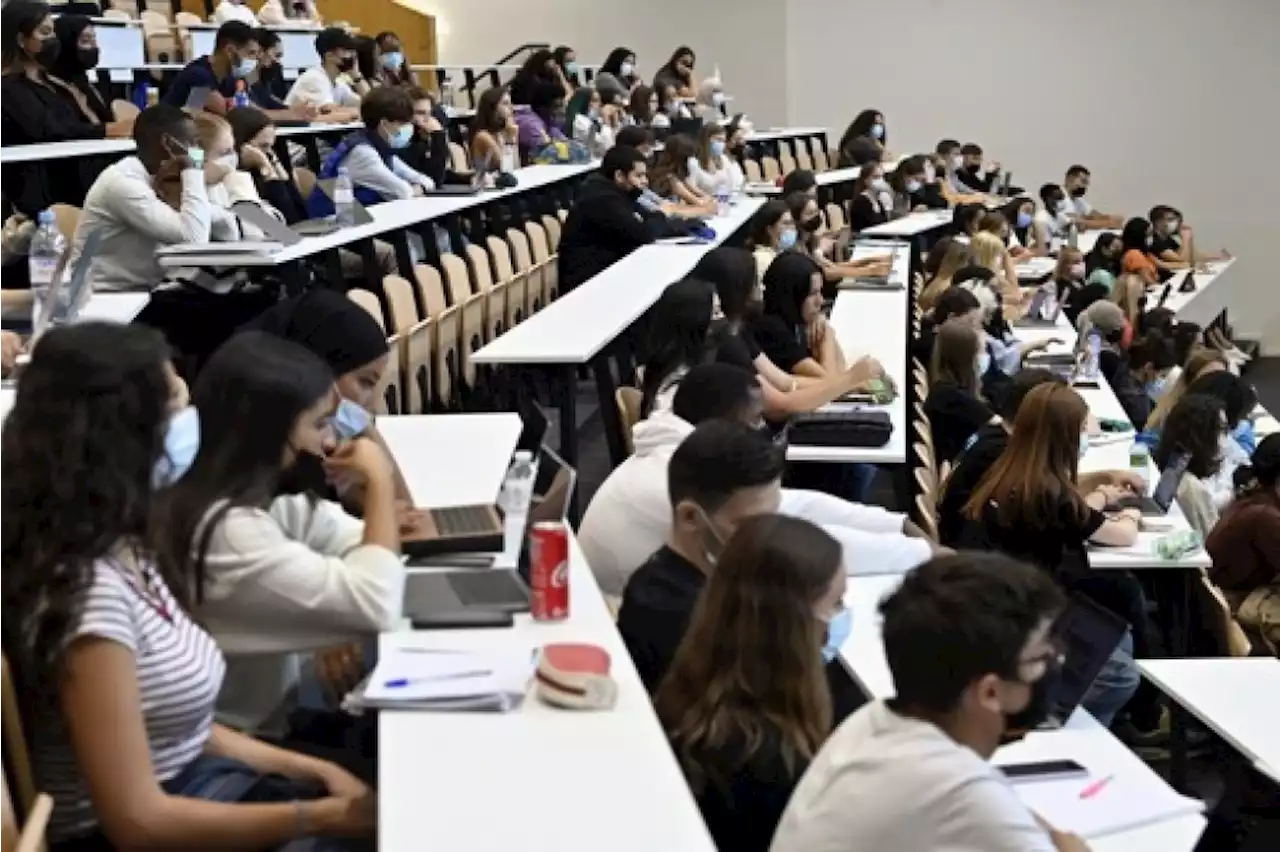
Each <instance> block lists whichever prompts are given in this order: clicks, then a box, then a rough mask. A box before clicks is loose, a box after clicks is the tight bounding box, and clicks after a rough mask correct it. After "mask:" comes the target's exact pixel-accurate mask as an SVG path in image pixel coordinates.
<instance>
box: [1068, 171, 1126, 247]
mask: <svg viewBox="0 0 1280 852" xmlns="http://www.w3.org/2000/svg"><path fill="white" fill-rule="evenodd" d="M1092 180H1093V175H1092V174H1091V173H1090V171H1089V170H1088V169H1087V168H1085V167H1084V166H1081V165H1075V166H1072V167H1071V168H1069V169H1067V176H1066V178H1064V179H1063V181H1062V188H1063V189H1064V190H1066V193H1067V195H1068V197H1070V199H1071V209H1070V212H1071V213H1074V214H1075V217H1076V224H1077V225H1079V226H1080V230H1082V231H1088V230H1102V229H1106V228H1119V227H1120V226H1121V225H1122V224H1123V223H1124V217H1122V216H1117V215H1115V214H1113V213H1103V212H1102V211H1101V210H1096V209H1094V206H1093V205H1092V204H1090V203H1089V202H1088V201H1087V200H1086V199H1085V196H1086V195H1088V193H1089V184H1090V182H1091V181H1092Z"/></svg>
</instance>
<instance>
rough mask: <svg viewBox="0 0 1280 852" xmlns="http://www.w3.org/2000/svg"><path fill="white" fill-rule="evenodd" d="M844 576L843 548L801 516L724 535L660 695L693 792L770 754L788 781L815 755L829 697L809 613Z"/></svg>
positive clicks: (817, 626) (826, 728)
mask: <svg viewBox="0 0 1280 852" xmlns="http://www.w3.org/2000/svg"><path fill="white" fill-rule="evenodd" d="M840 570H841V566H840V545H839V543H838V542H836V540H835V539H833V538H832V537H831V536H830V535H828V534H827V533H826V532H824V531H823V530H821V529H820V528H818V527H817V526H815V525H813V524H811V523H809V522H808V521H804V520H801V519H799V518H792V517H788V516H786V515H757V516H755V517H751V518H747V519H746V520H745V521H743V522H742V524H740V525H739V526H738V529H737V531H736V532H735V533H734V534H733V537H732V538H731V539H729V543H728V544H727V545H726V547H725V549H724V553H723V554H722V555H721V557H720V560H719V562H718V563H717V565H716V570H715V571H714V572H713V573H712V575H711V579H710V580H708V581H707V588H706V590H705V591H704V592H703V593H702V596H701V597H700V599H699V601H698V605H697V607H696V608H695V609H694V611H693V616H692V617H691V618H690V620H689V628H688V630H687V631H686V632H685V637H684V641H683V642H681V643H680V647H679V649H678V650H677V651H676V655H675V659H673V660H672V662H671V668H670V669H669V670H668V671H667V674H666V676H665V677H664V678H663V679H662V682H661V683H660V684H659V685H658V690H657V693H656V695H655V696H654V704H655V707H656V709H657V712H658V718H659V719H660V720H661V721H662V725H663V727H664V728H665V729H666V731H667V734H668V735H669V736H670V738H671V741H672V744H673V746H674V748H675V752H676V757H677V759H678V760H679V761H680V765H681V768H682V769H683V770H684V772H685V776H686V778H687V779H688V781H689V785H690V787H692V788H693V790H694V791H695V792H698V793H700V792H702V790H704V789H705V788H706V787H707V786H713V787H719V788H722V789H723V788H727V787H728V785H729V784H730V783H731V781H730V779H731V778H732V776H733V775H734V774H735V773H736V772H737V771H738V770H740V769H741V768H742V767H743V766H745V765H747V764H748V763H749V762H750V761H751V759H752V758H753V757H754V756H755V755H756V754H757V753H758V752H760V751H762V750H764V749H769V750H770V751H771V750H772V749H773V748H778V749H779V750H780V752H781V756H782V761H783V764H784V765H785V766H786V768H787V771H788V773H790V774H792V775H798V774H799V772H800V771H801V769H802V762H807V761H809V760H811V759H812V758H813V756H814V754H816V753H817V751H818V747H819V746H820V745H821V744H822V741H823V740H824V739H826V737H827V735H828V734H829V733H830V731H831V693H830V690H829V689H828V686H827V680H826V677H825V675H824V672H823V662H822V654H821V647H822V642H823V639H824V635H825V634H824V625H823V622H822V621H821V620H820V619H819V618H818V616H817V614H816V613H815V611H814V608H815V605H816V604H817V603H818V602H819V601H820V600H822V598H823V596H824V594H825V593H826V592H827V590H828V589H829V588H830V586H831V583H832V581H833V580H834V579H835V576H836V573H837V572H838V571H840Z"/></svg>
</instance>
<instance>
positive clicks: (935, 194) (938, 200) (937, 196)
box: [889, 154, 950, 213]
mask: <svg viewBox="0 0 1280 852" xmlns="http://www.w3.org/2000/svg"><path fill="white" fill-rule="evenodd" d="M889 185H890V186H891V187H892V188H893V191H894V193H895V194H896V195H897V196H898V197H900V198H901V203H900V204H895V205H894V206H895V209H898V208H901V209H902V210H903V211H904V212H907V213H922V212H924V211H926V210H946V209H947V207H949V206H950V205H949V204H947V199H946V198H944V197H943V195H942V191H941V190H940V189H939V188H938V180H937V172H936V171H934V168H933V164H932V163H930V162H929V158H928V157H925V156H924V155H923V154H916V155H915V156H912V157H907V158H906V159H904V160H903V161H902V162H900V163H898V167H897V168H896V169H894V170H893V172H892V173H891V174H890V175H889Z"/></svg>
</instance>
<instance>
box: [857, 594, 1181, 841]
mask: <svg viewBox="0 0 1280 852" xmlns="http://www.w3.org/2000/svg"><path fill="white" fill-rule="evenodd" d="M901 582H902V578H901V577H899V576H894V575H883V576H872V577H858V576H852V577H850V578H849V586H848V591H847V592H846V593H845V597H844V601H845V606H847V607H848V608H849V609H850V610H851V611H852V612H853V631H852V633H851V634H850V636H849V639H848V640H847V641H846V642H845V644H844V647H842V648H841V649H840V658H841V660H842V661H843V663H844V665H845V667H846V668H847V669H848V670H849V672H850V673H851V674H852V675H853V678H854V679H855V680H856V681H857V682H858V683H859V684H861V686H862V688H863V689H864V690H865V691H866V692H867V693H868V694H869V695H871V697H872V698H876V699H882V698H890V697H892V696H893V695H894V689H893V678H892V676H891V675H890V674H889V664H888V662H887V661H886V660H885V656H884V643H883V640H882V638H881V635H880V624H881V619H880V613H879V606H880V601H881V600H883V599H884V597H885V596H886V595H888V594H889V593H890V592H892V591H893V590H894V589H896V588H897V587H898V584H899V583H901ZM993 759H994V761H995V762H996V763H1017V762H1024V761H1035V760H1048V759H1059V760H1060V759H1071V760H1075V761H1077V762H1079V763H1081V764H1083V765H1084V766H1085V767H1086V768H1087V769H1089V771H1090V774H1091V775H1094V776H1101V777H1105V776H1106V775H1108V774H1111V773H1116V774H1119V773H1122V772H1123V773H1126V774H1129V773H1133V774H1135V775H1140V776H1141V777H1142V778H1143V779H1144V783H1148V782H1149V783H1150V784H1152V785H1161V787H1163V786H1165V782H1164V781H1163V780H1162V779H1161V778H1160V776H1158V775H1156V774H1155V772H1153V771H1152V770H1151V769H1150V767H1148V766H1147V765H1146V764H1145V763H1143V762H1142V761H1141V760H1140V759H1139V758H1138V757H1137V755H1135V754H1134V753H1133V752H1131V751H1130V750H1129V749H1128V748H1127V747H1126V746H1125V745H1124V744H1123V743H1121V742H1120V741H1119V740H1117V739H1116V738H1115V737H1114V736H1112V735H1111V733H1110V732H1109V731H1107V729H1106V728H1103V727H1102V726H1101V725H1099V724H1098V723H1097V721H1096V720H1095V719H1094V718H1093V717H1092V716H1090V715H1089V713H1088V712H1087V711H1085V710H1083V709H1078V710H1077V711H1076V712H1075V713H1074V714H1072V716H1071V718H1070V719H1069V720H1067V724H1066V726H1065V727H1064V728H1063V729H1062V730H1058V731H1040V732H1036V733H1033V734H1030V735H1029V736H1027V737H1026V738H1025V739H1023V740H1021V741H1020V742H1017V743H1014V744H1012V745H1008V746H1005V747H1004V748H1001V749H1000V750H999V751H997V752H996V754H995V757H994V758H993ZM1204 826H1205V820H1204V818H1203V817H1201V816H1183V817H1178V818H1176V819H1171V820H1166V821H1164V822H1160V823H1155V824H1153V825H1149V826H1145V827H1143V828H1138V829H1133V830H1131V831H1126V832H1122V833H1118V834H1114V835H1111V836H1108V837H1104V838H1098V839H1094V840H1090V841H1089V848H1090V849H1091V850H1093V852H1148V850H1150V852H1157V850H1158V852H1191V850H1192V849H1194V848H1195V845H1196V843H1197V842H1198V840H1199V838H1200V834H1201V832H1203V831H1204Z"/></svg>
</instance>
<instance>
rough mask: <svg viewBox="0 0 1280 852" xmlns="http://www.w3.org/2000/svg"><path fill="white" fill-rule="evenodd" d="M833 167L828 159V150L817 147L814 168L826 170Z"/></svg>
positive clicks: (820, 170)
mask: <svg viewBox="0 0 1280 852" xmlns="http://www.w3.org/2000/svg"><path fill="white" fill-rule="evenodd" d="M830 168H831V165H830V163H829V162H828V160H827V152H826V151H824V150H822V149H821V148H815V149H814V151H813V170H814V171H815V172H825V171H827V170H828V169H830Z"/></svg>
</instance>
